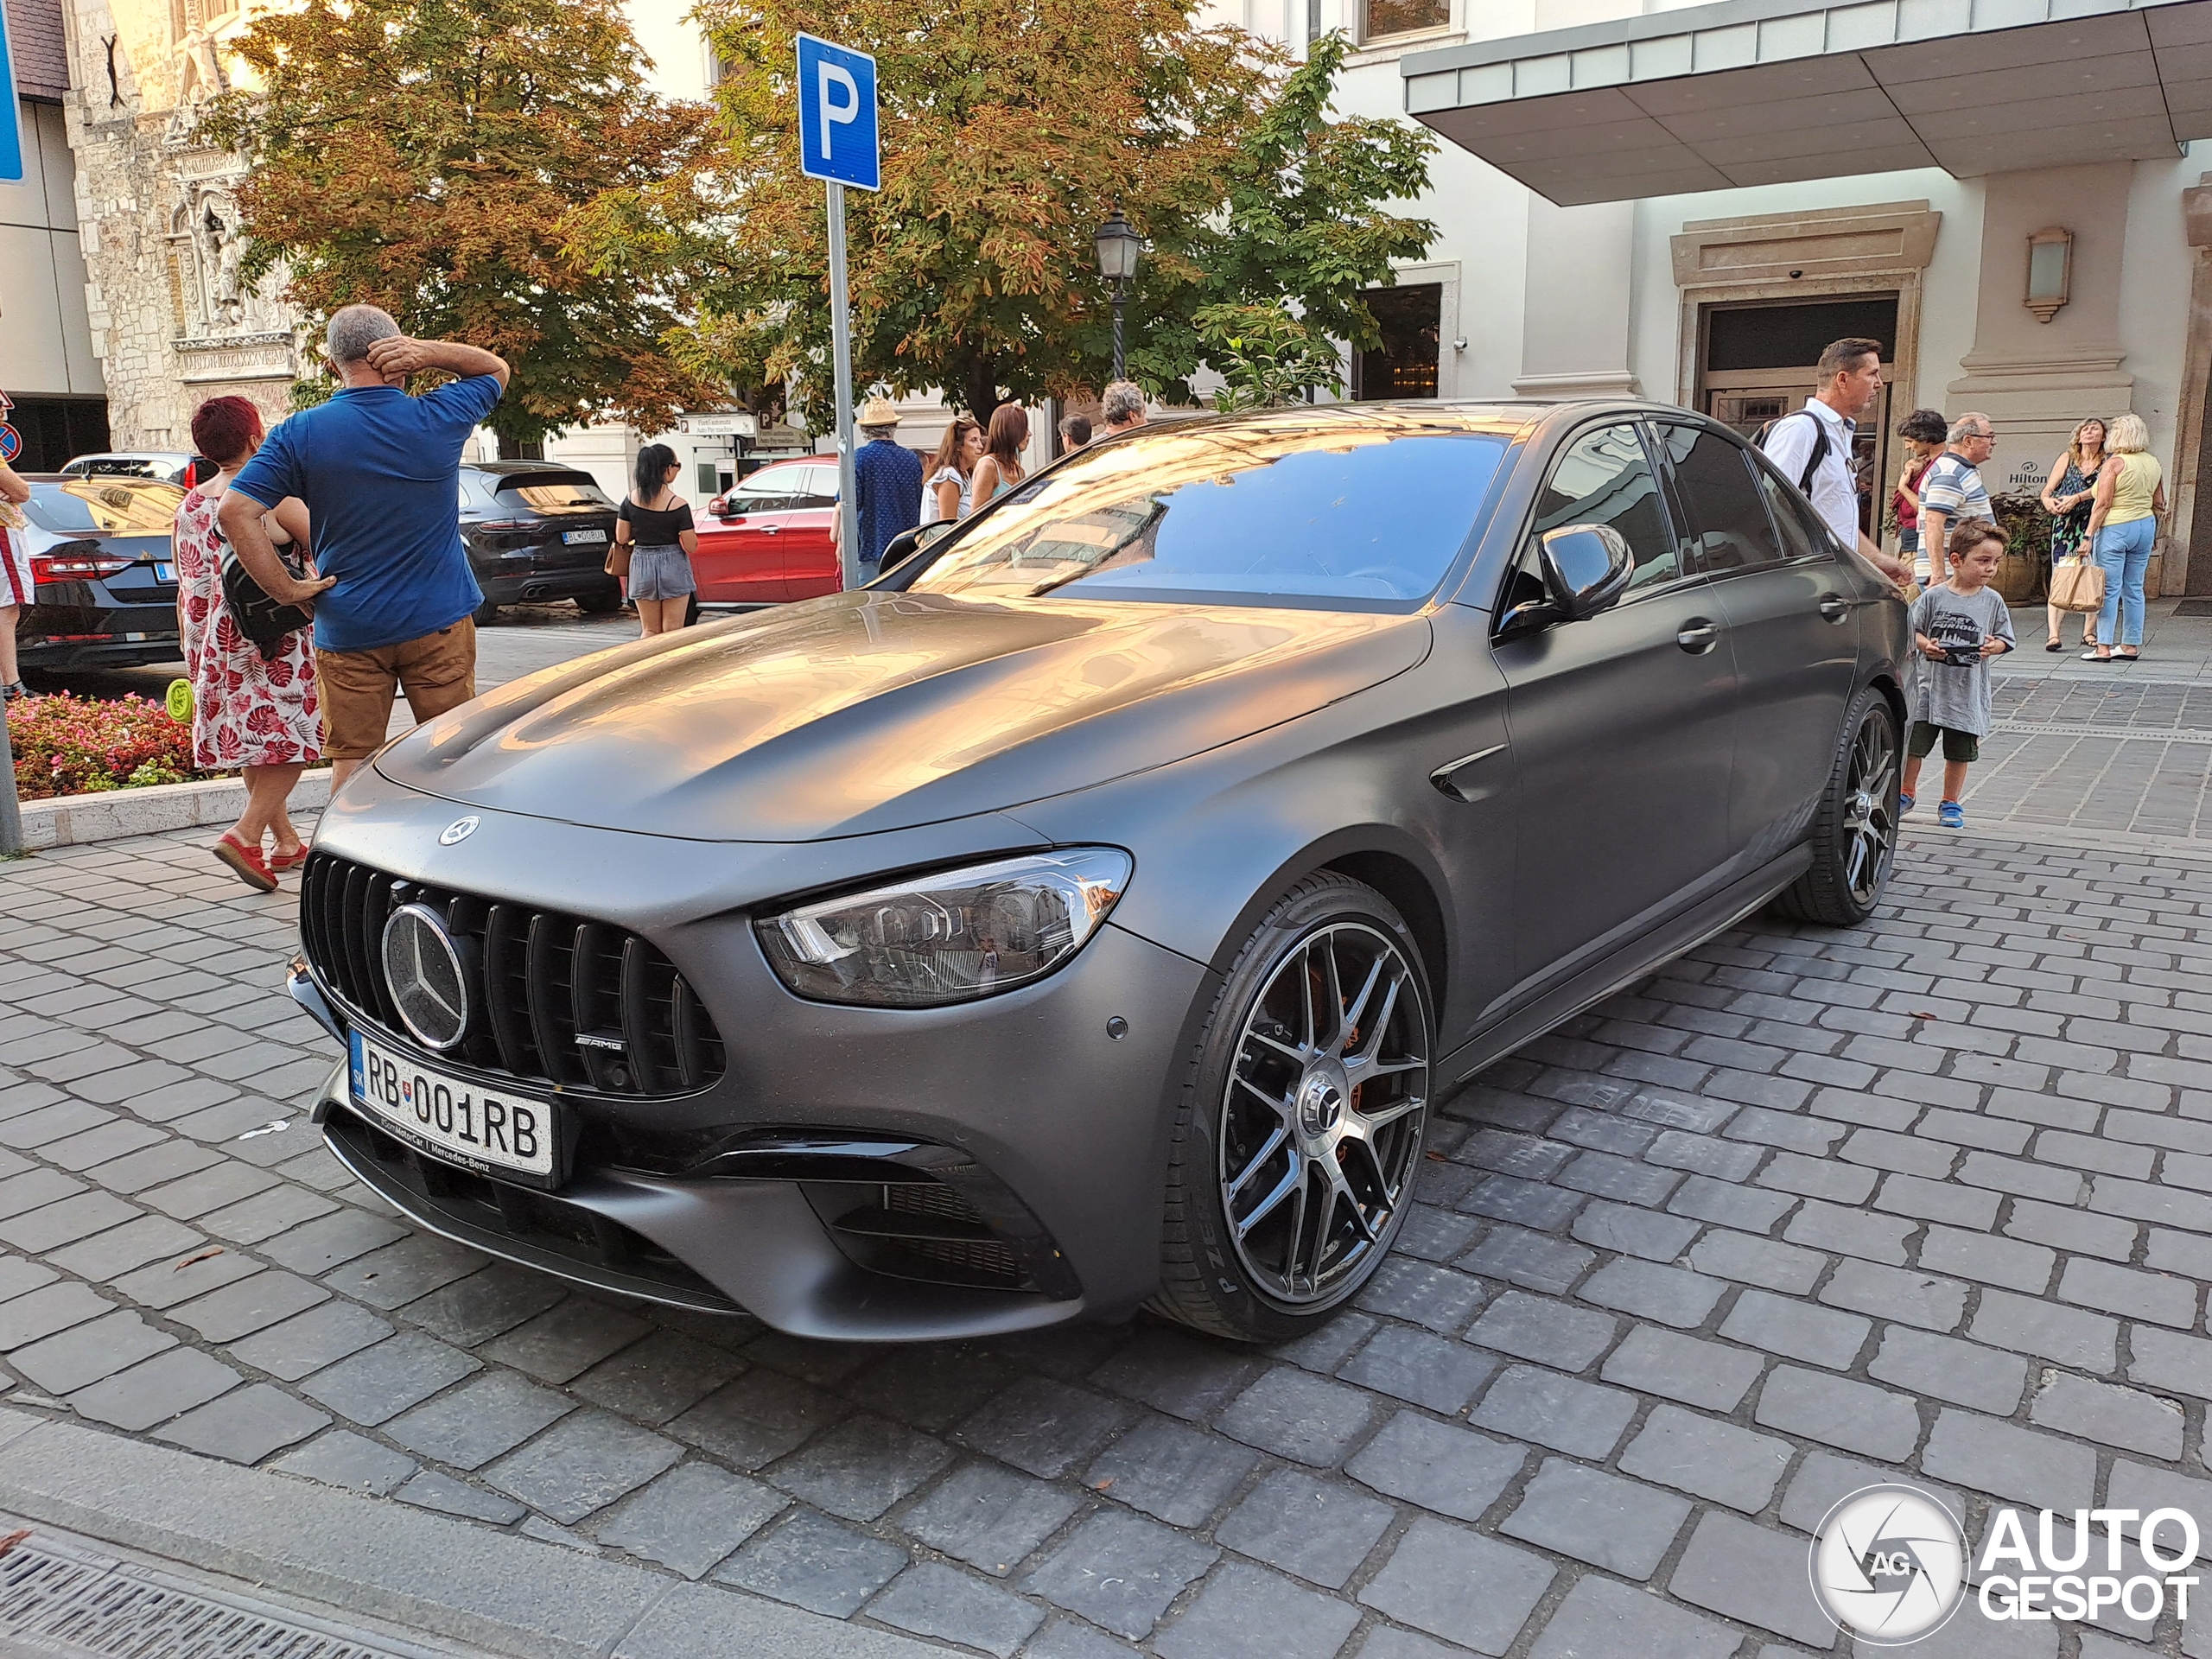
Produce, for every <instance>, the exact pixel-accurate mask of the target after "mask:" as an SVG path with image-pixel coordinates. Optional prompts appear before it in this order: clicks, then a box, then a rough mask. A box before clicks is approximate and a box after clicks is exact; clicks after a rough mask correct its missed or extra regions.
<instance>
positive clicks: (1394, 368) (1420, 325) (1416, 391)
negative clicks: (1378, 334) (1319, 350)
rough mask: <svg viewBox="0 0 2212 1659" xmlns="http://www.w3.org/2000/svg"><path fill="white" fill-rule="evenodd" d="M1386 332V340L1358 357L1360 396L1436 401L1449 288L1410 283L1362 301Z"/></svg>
mask: <svg viewBox="0 0 2212 1659" xmlns="http://www.w3.org/2000/svg"><path fill="white" fill-rule="evenodd" d="M1360 297H1361V298H1362V299H1363V300H1365V301H1366V302H1367V308H1368V309H1369V310H1370V311H1371V312H1373V313H1374V314H1375V321H1376V323H1377V324H1378V325H1379V326H1380V327H1381V328H1382V330H1383V341H1382V344H1380V345H1379V346H1374V347H1372V348H1371V349H1370V350H1367V351H1363V352H1359V353H1355V354H1354V355H1353V358H1352V364H1351V395H1352V396H1353V397H1363V398H1382V397H1435V396H1436V363H1437V348H1438V346H1439V345H1440V343H1441V340H1442V336H1443V332H1444V331H1443V326H1442V324H1443V315H1444V284H1443V283H1408V284H1407V285H1405V286H1404V287H1402V288H1370V289H1368V290H1367V291H1366V292H1365V293H1364V294H1363V295H1362V296H1360Z"/></svg>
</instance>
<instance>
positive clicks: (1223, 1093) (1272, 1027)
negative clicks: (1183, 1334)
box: [1159, 873, 1432, 1340]
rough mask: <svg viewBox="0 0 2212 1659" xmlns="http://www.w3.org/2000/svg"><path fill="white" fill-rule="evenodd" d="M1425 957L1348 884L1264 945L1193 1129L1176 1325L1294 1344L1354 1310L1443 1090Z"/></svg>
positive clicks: (1296, 897)
mask: <svg viewBox="0 0 2212 1659" xmlns="http://www.w3.org/2000/svg"><path fill="white" fill-rule="evenodd" d="M1431 1042H1432V1016H1431V1014H1430V1010H1429V997H1428V986H1427V977H1426V976H1425V974H1424V972H1423V970H1422V967H1421V955H1420V951H1419V950H1418V948H1417V947H1416V946H1415V944H1414V940H1413V938H1412V936H1411V935H1410V934H1409V933H1408V931H1407V928H1406V925H1405V923H1404V922H1403V921H1402V919H1401V918H1399V916H1398V914H1397V912H1395V910H1394V909H1392V908H1391V906H1389V903H1388V901H1386V900H1385V899H1383V896H1382V895H1381V894H1380V893H1376V892H1375V891H1374V890H1373V889H1372V888H1370V887H1365V886H1363V885H1362V884H1361V883H1359V882H1357V881H1353V880H1351V879H1350V878H1348V877H1345V876H1341V875H1337V874H1333V873H1330V874H1322V875H1318V876H1313V877H1310V878H1308V879H1307V880H1305V881H1302V882H1300V884H1299V885H1298V887H1295V888H1294V889H1293V890H1292V891H1291V893H1289V894H1288V895H1287V896H1286V897H1285V898H1284V899H1283V900H1282V901H1281V903H1280V904H1278V905H1277V906H1275V908H1274V911H1272V912H1270V913H1269V914H1268V918H1266V919H1265V920H1264V921H1262V923H1261V924H1260V925H1259V926H1258V927H1257V928H1256V929H1255V930H1254V932H1253V936H1252V938H1251V939H1250V940H1249V942H1248V943H1247V944H1246V945H1245V947H1244V950H1243V953H1242V954H1241V955H1240V956H1239V957H1238V958H1237V962H1236V966H1235V967H1234V968H1233V969H1231V970H1230V975H1229V977H1228V980H1227V982H1225V984H1224V988H1223V990H1222V994H1221V996H1220V999H1219V1000H1218V1001H1217V1003H1216V1005H1215V1007H1214V1010H1213V1014H1212V1017H1211V1020H1210V1021H1209V1024H1208V1027H1207V1031H1206V1035H1205V1042H1204V1044H1203V1046H1202V1047H1201V1049H1200V1052H1199V1055H1198V1061H1197V1064H1196V1065H1195V1066H1194V1068H1193V1075H1192V1079H1191V1083H1190V1084H1189V1092H1188V1095H1187V1096H1186V1103H1185V1112H1184V1115H1183V1116H1182V1118H1181V1120H1180V1121H1179V1122H1178V1125H1177V1134H1176V1143H1175V1161H1174V1165H1173V1169H1172V1171H1171V1179H1170V1190H1169V1194H1168V1213H1167V1228H1166V1250H1165V1254H1164V1259H1163V1263H1162V1275H1161V1279H1162V1282H1161V1294H1160V1302H1159V1306H1160V1307H1161V1308H1162V1309H1163V1311H1165V1312H1166V1313H1171V1314H1173V1316H1174V1317H1176V1318H1178V1319H1184V1320H1185V1321H1187V1322H1188V1323H1191V1324H1193V1325H1200V1326H1202V1327H1204V1328H1205V1329H1208V1330H1211V1331H1216V1332H1221V1333H1222V1334H1224V1335H1229V1336H1236V1337H1243V1338H1250V1339H1255V1340H1280V1339H1281V1338H1285V1337H1287V1336H1291V1335H1294V1334H1296V1333H1297V1332H1299V1331H1300V1330H1303V1329H1305V1328H1306V1327H1307V1326H1308V1325H1311V1324H1313V1323H1314V1322H1316V1321H1318V1320H1319V1319H1321V1318H1323V1317H1325V1315H1326V1314H1327V1313H1329V1312H1330V1311H1331V1310H1332V1309H1334V1308H1335V1307H1337V1306H1339V1305H1340V1304H1342V1303H1343V1302H1344V1300H1346V1299H1347V1298H1349V1297H1350V1296H1351V1294H1353V1293H1354V1292H1355V1291H1357V1289H1358V1288H1359V1287H1360V1286H1361V1285H1363V1283H1365V1282H1366V1281H1367V1279H1368V1277H1369V1275H1370V1274H1372V1273H1373V1272H1374V1271H1375V1269H1376V1267H1377V1266H1379V1265H1380V1264H1381V1262H1382V1260H1383V1255H1384V1254H1385V1253H1386V1252H1387V1251H1388V1250H1389V1247H1390V1242H1391V1240H1392V1239H1393V1238H1394V1237H1395V1236H1396V1233H1397V1230H1398V1226H1399V1224H1400V1222H1401V1220H1402V1217H1403V1216H1404V1213H1405V1206H1406V1202H1407V1198H1408V1187H1409V1186H1410V1185H1411V1184H1412V1181H1413V1178H1414V1170H1415V1169H1416V1168H1417V1167H1418V1166H1419V1161H1420V1158H1421V1130H1422V1128H1423V1125H1424V1123H1425V1122H1426V1119H1427V1104H1428V1098H1429V1095H1430V1092H1431V1089H1430V1077H1429V1062H1430V1048H1431Z"/></svg>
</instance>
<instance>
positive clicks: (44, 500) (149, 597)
mask: <svg viewBox="0 0 2212 1659" xmlns="http://www.w3.org/2000/svg"><path fill="white" fill-rule="evenodd" d="M24 481H25V482H26V483H28V484H29V486H31V499H29V501H28V502H26V503H25V504H24V505H23V516H24V517H25V518H28V519H29V521H30V528H29V530H28V531H25V532H23V535H24V540H25V542H26V543H28V545H27V547H26V551H28V552H29V555H30V561H31V580H32V582H33V583H34V584H35V586H34V587H33V589H32V592H31V602H30V603H29V604H28V605H26V606H24V607H22V610H21V611H19V612H18V613H16V650H17V651H18V652H20V653H21V655H22V664H23V666H24V667H25V668H37V669H48V670H51V669H71V668H133V667H137V666H138V665H140V664H145V663H169V662H175V660H176V659H177V658H180V657H181V656H182V655H183V654H184V653H183V649H182V647H181V645H179V643H178V640H177V628H176V565H175V563H174V562H173V559H172V555H171V550H170V535H171V532H172V531H173V530H174V529H175V524H176V510H177V507H178V506H179V505H181V503H182V502H183V500H184V492H183V491H182V490H181V489H180V488H179V487H177V486H175V485H174V484H170V483H167V482H165V481H163V480H159V479H152V478H111V477H99V478H69V477H63V476H60V475H59V474H53V473H48V474H36V473H32V474H25V475H24ZM6 597H8V594H7V584H6V582H5V580H4V578H0V599H4V598H6Z"/></svg>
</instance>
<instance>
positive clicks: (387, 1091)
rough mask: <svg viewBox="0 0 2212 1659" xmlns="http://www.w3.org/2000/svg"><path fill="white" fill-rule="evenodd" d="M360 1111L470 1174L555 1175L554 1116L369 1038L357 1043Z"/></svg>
mask: <svg viewBox="0 0 2212 1659" xmlns="http://www.w3.org/2000/svg"><path fill="white" fill-rule="evenodd" d="M353 1103H354V1104H355V1105H357V1106H359V1108H360V1109H362V1110H363V1111H365V1112H366V1113H367V1114H368V1115H369V1116H371V1117H372V1118H373V1119H375V1120H376V1121H377V1122H378V1123H381V1124H383V1125H384V1126H385V1128H389V1129H390V1130H391V1132H392V1133H393V1134H394V1135H397V1136H398V1137H399V1138H400V1139H401V1140H403V1141H407V1142H408V1143H409V1144H410V1145H411V1146H413V1147H416V1148H418V1149H419V1150H421V1151H423V1152H427V1153H430V1154H433V1155H435V1156H436V1157H440V1158H442V1159H444V1160H446V1161H447V1162H448V1163H454V1164H459V1165H461V1166H462V1167H463V1168H465V1169H473V1170H476V1171H478V1172H479V1173H486V1174H496V1173H499V1172H501V1171H513V1172H516V1173H521V1174H524V1175H535V1176H537V1177H538V1178H540V1179H550V1177H551V1175H552V1173H553V1143H554V1139H555V1136H554V1126H553V1108H552V1107H551V1106H550V1104H548V1103H546V1102H544V1101H542V1100H518V1099H516V1098H515V1097H513V1096H510V1095H506V1094H504V1093H502V1094H490V1093H486V1091H485V1090H483V1089H482V1088H481V1087H480V1085H478V1084H473V1083H464V1082H462V1081H461V1079H460V1078H459V1077H453V1076H451V1075H450V1074H448V1073H447V1072H443V1071H437V1070H435V1069H434V1068H433V1067H430V1066H428V1065H423V1063H422V1062H421V1061H420V1060H416V1059H413V1058H410V1057H409V1056H407V1055H405V1054H402V1053H400V1052H398V1051H397V1050H396V1049H390V1048H386V1047H385V1046H384V1045H382V1044H381V1043H378V1041H376V1040H375V1039H373V1038H371V1037H369V1036H367V1035H366V1034H365V1033H361V1032H359V1031H357V1032H355V1033H353Z"/></svg>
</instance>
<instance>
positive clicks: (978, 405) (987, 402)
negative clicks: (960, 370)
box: [961, 355, 1005, 431]
mask: <svg viewBox="0 0 2212 1659" xmlns="http://www.w3.org/2000/svg"><path fill="white" fill-rule="evenodd" d="M991 367H992V365H991V359H989V358H988V357H984V356H982V355H977V356H975V357H971V358H969V359H968V364H967V369H966V372H965V373H964V374H963V376H962V377H961V378H962V379H963V382H964V384H963V387H962V391H963V395H964V396H965V397H966V398H967V402H968V416H969V419H970V420H972V421H974V422H975V423H976V424H977V425H978V426H981V427H982V428H983V429H985V430H986V431H988V430H989V429H990V424H991V416H992V415H993V414H994V413H995V412H996V411H997V409H998V406H999V405H1000V404H1001V403H1003V402H1004V401H1005V400H1004V399H1003V398H1001V397H1000V396H999V382H998V377H997V376H996V375H995V374H993V373H992V372H991Z"/></svg>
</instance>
